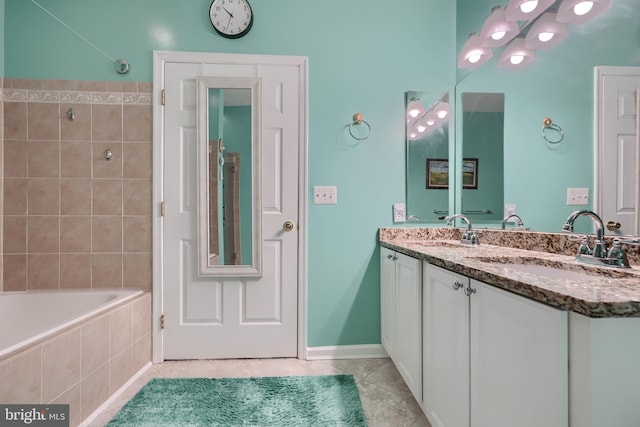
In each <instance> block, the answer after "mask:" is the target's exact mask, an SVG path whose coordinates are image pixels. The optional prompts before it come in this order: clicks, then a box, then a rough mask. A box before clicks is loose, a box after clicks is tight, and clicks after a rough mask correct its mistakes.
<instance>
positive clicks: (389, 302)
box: [380, 248, 396, 359]
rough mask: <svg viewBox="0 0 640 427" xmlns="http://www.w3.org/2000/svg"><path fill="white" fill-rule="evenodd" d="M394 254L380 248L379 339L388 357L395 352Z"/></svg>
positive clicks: (392, 355)
mask: <svg viewBox="0 0 640 427" xmlns="http://www.w3.org/2000/svg"><path fill="white" fill-rule="evenodd" d="M395 258H396V255H395V252H394V251H392V250H390V249H387V248H380V341H381V342H382V346H383V347H384V349H385V350H386V352H387V354H388V355H389V357H391V358H392V359H393V357H394V356H395V353H396V261H395Z"/></svg>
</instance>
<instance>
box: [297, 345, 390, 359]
mask: <svg viewBox="0 0 640 427" xmlns="http://www.w3.org/2000/svg"><path fill="white" fill-rule="evenodd" d="M387 357H389V355H388V354H387V352H386V351H385V349H384V347H382V344H362V345H338V346H327V347H307V360H323V359H382V358H387Z"/></svg>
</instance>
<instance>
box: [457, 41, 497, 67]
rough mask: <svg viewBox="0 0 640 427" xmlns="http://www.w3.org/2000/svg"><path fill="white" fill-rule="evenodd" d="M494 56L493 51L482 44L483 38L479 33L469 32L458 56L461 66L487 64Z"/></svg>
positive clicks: (459, 65)
mask: <svg viewBox="0 0 640 427" xmlns="http://www.w3.org/2000/svg"><path fill="white" fill-rule="evenodd" d="M492 56H493V51H492V50H491V49H490V48H488V47H484V46H482V39H481V38H480V36H478V34H476V33H471V34H469V39H468V40H467V41H466V42H465V44H464V46H463V47H462V51H461V52H460V56H459V57H458V67H459V68H477V67H480V66H481V65H483V64H485V63H486V62H487V61H488V60H489V59H491V57H492Z"/></svg>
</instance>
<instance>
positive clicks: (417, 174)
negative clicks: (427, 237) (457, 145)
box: [406, 91, 453, 222]
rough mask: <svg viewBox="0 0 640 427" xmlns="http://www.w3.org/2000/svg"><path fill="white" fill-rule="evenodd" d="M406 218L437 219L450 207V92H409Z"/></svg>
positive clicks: (432, 220) (407, 103) (419, 219)
mask: <svg viewBox="0 0 640 427" xmlns="http://www.w3.org/2000/svg"><path fill="white" fill-rule="evenodd" d="M406 106H407V111H406V114H407V134H406V147H407V183H406V186H407V197H406V205H407V206H406V209H407V221H410V222H411V221H419V222H437V221H439V220H440V219H441V218H442V217H444V216H446V215H447V213H448V209H449V191H448V189H449V174H448V159H449V120H450V111H453V109H451V108H450V107H449V94H448V93H443V92H416V91H410V92H407V93H406Z"/></svg>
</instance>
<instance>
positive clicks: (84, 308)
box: [0, 290, 142, 360]
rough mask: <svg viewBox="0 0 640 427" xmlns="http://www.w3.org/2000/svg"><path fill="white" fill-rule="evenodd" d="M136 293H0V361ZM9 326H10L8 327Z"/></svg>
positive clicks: (123, 291)
mask: <svg viewBox="0 0 640 427" xmlns="http://www.w3.org/2000/svg"><path fill="white" fill-rule="evenodd" d="M141 293H142V291H139V290H104V291H93V290H87V291H82V290H79V291H56V292H41V291H33V292H6V293H3V294H0V325H5V326H3V327H2V328H0V360H1V359H2V358H3V357H4V356H5V355H8V354H10V353H14V352H16V351H18V350H19V349H21V348H23V347H28V346H30V345H32V344H35V343H37V342H40V341H43V340H45V339H47V338H48V337H50V336H53V335H54V334H56V333H57V332H59V331H62V330H65V329H68V328H71V327H73V326H74V325H77V324H79V323H81V322H83V321H85V320H86V319H89V318H91V317H94V316H96V315H98V314H100V313H103V312H105V311H107V310H109V309H110V308H112V307H114V306H116V305H119V304H121V303H124V302H125V301H127V300H129V299H132V298H134V297H136V296H137V295H139V294H141ZM9 325H10V326H9Z"/></svg>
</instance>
